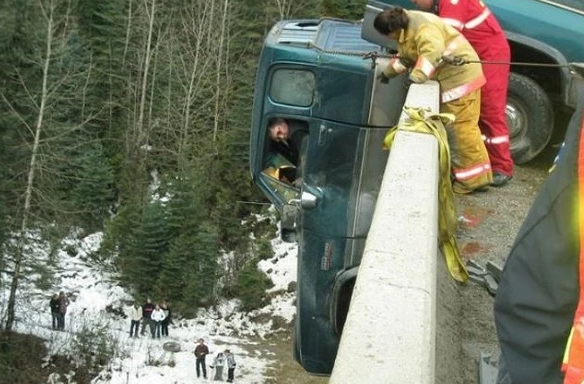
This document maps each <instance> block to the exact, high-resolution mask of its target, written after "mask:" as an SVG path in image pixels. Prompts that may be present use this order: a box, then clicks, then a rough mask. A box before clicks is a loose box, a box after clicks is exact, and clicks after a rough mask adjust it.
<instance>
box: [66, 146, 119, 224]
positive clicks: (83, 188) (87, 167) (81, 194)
mask: <svg viewBox="0 0 584 384" xmlns="http://www.w3.org/2000/svg"><path fill="white" fill-rule="evenodd" d="M87 147H88V148H86V149H85V151H84V156H83V157H81V159H80V161H79V162H80V164H79V170H78V176H77V179H78V182H77V183H76V184H75V186H74V188H73V191H72V195H73V203H74V206H75V208H76V211H79V212H82V213H83V214H84V215H83V217H84V218H85V219H84V220H82V223H84V224H85V225H84V227H86V229H88V230H92V229H94V230H95V229H101V228H102V226H103V222H104V220H105V219H106V218H107V216H108V215H109V210H110V208H111V207H112V206H113V203H114V198H115V193H114V189H113V186H114V175H113V170H112V169H111V167H110V166H109V164H108V163H107V161H106V159H105V157H104V153H103V150H102V147H101V144H100V143H99V142H95V141H94V142H92V143H91V144H90V145H88V146H87Z"/></svg>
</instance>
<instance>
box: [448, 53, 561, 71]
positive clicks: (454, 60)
mask: <svg viewBox="0 0 584 384" xmlns="http://www.w3.org/2000/svg"><path fill="white" fill-rule="evenodd" d="M441 62H444V63H446V64H450V65H455V66H461V65H465V64H487V65H518V66H526V67H552V68H570V67H571V66H572V65H571V64H552V63H528V62H525V61H490V60H466V59H463V58H462V57H460V56H451V55H445V56H442V59H441Z"/></svg>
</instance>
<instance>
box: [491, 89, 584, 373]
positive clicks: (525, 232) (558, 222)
mask: <svg viewBox="0 0 584 384" xmlns="http://www.w3.org/2000/svg"><path fill="white" fill-rule="evenodd" d="M583 111H584V93H582V94H581V95H580V101H579V105H578V107H577V109H576V112H575V113H574V115H573V117H572V120H571V121H570V125H569V127H568V130H567V132H566V138H565V146H564V148H563V150H562V154H561V156H560V159H559V160H558V163H557V165H556V167H555V169H554V170H553V171H552V172H551V174H550V175H549V177H548V178H547V180H546V181H545V183H544V185H543V186H542V188H541V190H540V192H539V194H538V195H537V197H536V199H535V202H534V203H533V205H532V207H531V209H530V210H529V212H528V214H527V216H526V218H525V220H524V222H523V224H522V226H521V228H520V230H519V233H518V234H517V237H516V239H515V242H514V244H513V247H512V248H511V251H510V253H509V256H508V257H507V261H506V263H505V268H504V270H503V274H502V277H501V281H500V284H499V287H498V290H497V295H496V297H495V308H494V309H495V324H496V326H497V335H498V338H499V344H500V347H501V356H500V359H499V376H498V379H497V383H498V384H524V383H530V384H532V383H533V384H538V383H541V384H561V383H563V382H565V381H564V373H563V372H562V367H563V368H564V369H566V370H567V371H569V369H570V368H569V364H564V365H563V364H562V363H563V357H564V352H565V351H566V346H567V345H568V336H569V335H570V330H571V328H572V325H573V324H574V322H575V311H576V307H577V304H578V300H579V290H580V282H579V276H578V272H579V268H582V267H581V266H580V265H584V264H580V263H582V261H583V260H581V258H582V257H584V256H582V255H581V252H582V246H583V244H581V243H580V240H581V237H582V233H583V229H582V228H583V227H582V226H583V225H584V211H583V208H582V207H581V206H580V207H579V205H582V204H583V202H582V201H579V199H582V197H583V196H584V119H583ZM580 211H582V212H580ZM579 266H580V267H579ZM580 300H582V298H580ZM571 340H572V339H571ZM576 370H579V369H576ZM580 371H582V370H581V369H580ZM569 382H570V383H571V382H577V383H581V382H582V380H580V379H578V380H576V381H569Z"/></svg>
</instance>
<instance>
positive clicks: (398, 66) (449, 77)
mask: <svg viewBox="0 0 584 384" xmlns="http://www.w3.org/2000/svg"><path fill="white" fill-rule="evenodd" d="M404 12H405V13H406V14H407V15H408V17H409V20H410V21H409V25H408V28H407V29H405V30H403V29H402V30H401V31H400V33H399V38H398V40H397V42H398V57H396V58H394V59H392V60H391V61H390V65H388V66H387V67H386V68H385V70H384V73H385V75H386V76H387V77H393V76H395V75H398V74H400V73H402V72H404V71H405V70H407V69H408V67H411V66H413V69H412V71H411V73H410V78H411V79H412V80H413V81H414V82H416V83H423V82H425V81H426V80H428V79H433V80H437V81H438V82H440V89H441V102H442V103H447V102H449V101H452V100H456V99H459V98H461V97H463V96H465V95H468V94H469V93H471V92H473V91H475V90H477V89H479V88H480V87H482V86H483V85H484V84H485V82H486V81H485V77H484V75H483V71H482V68H481V65H480V64H479V63H476V64H465V65H462V66H455V65H449V64H446V63H443V62H442V56H445V55H452V56H457V57H460V58H462V59H464V60H473V61H474V60H476V61H478V60H479V57H478V56H477V54H476V52H475V51H474V49H473V48H472V46H471V45H470V43H469V42H468V41H467V40H466V39H465V38H464V36H462V35H461V34H460V33H459V32H458V31H457V30H456V29H454V28H452V27H451V26H449V25H447V24H445V23H444V22H443V21H442V20H441V19H440V18H439V17H438V16H436V15H434V14H431V13H427V12H420V11H404Z"/></svg>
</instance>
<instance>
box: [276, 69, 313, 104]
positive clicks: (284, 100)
mask: <svg viewBox="0 0 584 384" xmlns="http://www.w3.org/2000/svg"><path fill="white" fill-rule="evenodd" d="M314 90H315V78H314V73H312V72H311V71H307V70H304V69H302V70H301V69H278V70H276V71H275V72H274V73H273V75H272V80H271V84H270V98H271V99H272V100H273V101H275V102H276V103H281V104H288V105H294V106H298V107H308V106H310V105H312V102H313V100H314Z"/></svg>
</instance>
